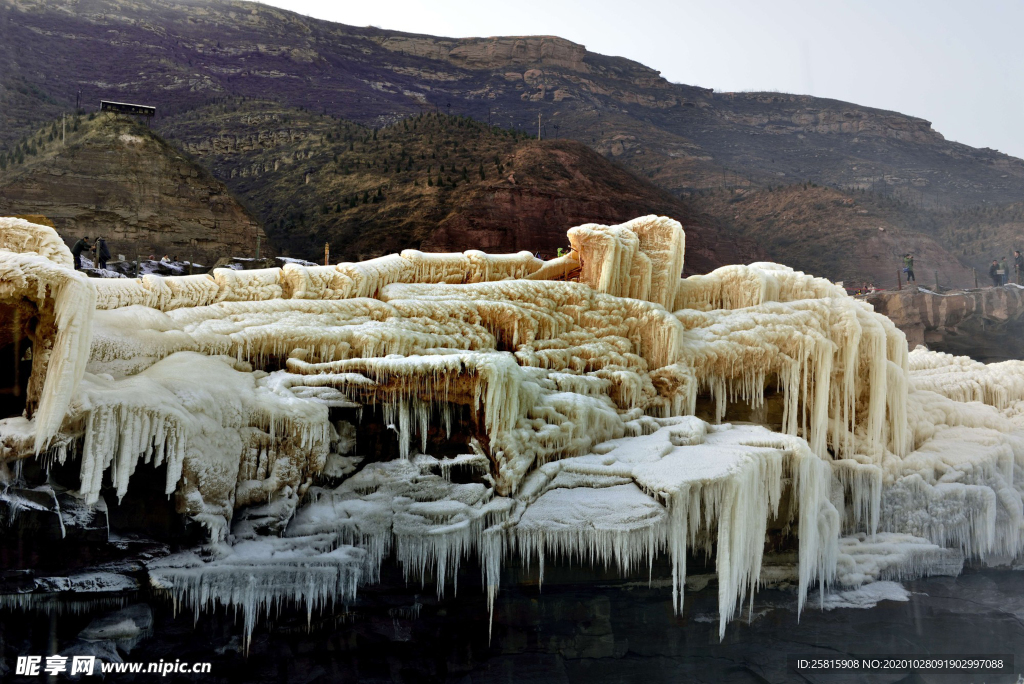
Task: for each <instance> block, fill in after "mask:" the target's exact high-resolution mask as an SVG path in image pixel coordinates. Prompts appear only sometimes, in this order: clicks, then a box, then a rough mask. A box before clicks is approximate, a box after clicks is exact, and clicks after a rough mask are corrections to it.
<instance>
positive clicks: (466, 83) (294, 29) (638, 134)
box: [0, 0, 1024, 272]
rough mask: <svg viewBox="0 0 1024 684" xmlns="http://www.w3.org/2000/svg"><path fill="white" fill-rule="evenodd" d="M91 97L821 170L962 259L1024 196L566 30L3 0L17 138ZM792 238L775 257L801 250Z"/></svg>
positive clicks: (911, 140) (184, 1) (722, 168)
mask: <svg viewBox="0 0 1024 684" xmlns="http://www.w3.org/2000/svg"><path fill="white" fill-rule="evenodd" d="M79 94H80V95H81V101H82V102H83V103H84V106H86V107H88V108H93V107H96V106H97V103H98V101H99V100H100V99H113V100H128V101H140V102H143V103H147V104H152V105H155V106H157V108H158V112H159V115H158V117H157V119H156V121H155V122H154V125H155V126H156V127H157V129H158V130H161V131H164V130H167V128H168V127H169V126H170V125H171V124H172V123H174V122H176V121H178V120H179V117H180V116H181V115H184V114H186V113H187V112H190V111H197V110H198V109H199V108H202V107H205V106H209V105H210V104H211V103H212V102H217V101H224V100H225V98H228V99H232V98H240V97H245V98H251V99H255V98H272V99H274V100H275V101H277V102H278V103H280V104H281V105H282V106H285V107H290V108H293V109H298V108H302V109H304V110H306V111H309V112H314V113H318V114H326V115H328V116H332V117H338V118H343V119H346V120H349V121H352V122H354V123H356V124H359V125H362V126H366V127H369V128H380V127H383V126H387V125H392V124H395V123H397V122H400V121H402V120H404V119H407V118H409V117H413V116H418V115H420V114H423V113H425V112H441V113H445V114H449V113H450V114H451V115H455V116H469V117H471V118H473V119H475V120H477V121H480V122H485V123H487V124H494V125H498V126H501V127H504V128H508V129H511V130H514V131H517V132H529V133H531V134H534V135H535V134H536V132H537V131H538V128H539V129H540V132H541V137H543V138H563V139H564V138H569V139H572V140H576V141H577V142H581V143H583V144H586V145H587V146H589V147H590V148H591V149H593V150H595V151H596V152H598V153H599V154H601V155H603V156H605V157H607V158H610V159H613V160H615V161H616V162H618V163H620V164H621V165H623V166H624V167H625V168H626V169H628V170H630V171H631V172H633V173H634V174H635V175H637V176H640V177H643V178H645V179H647V180H648V181H650V182H651V183H653V184H654V185H656V186H658V187H659V188H661V189H662V190H665V191H667V192H670V193H672V194H674V195H676V196H686V195H692V194H695V193H699V192H702V191H707V190H710V189H715V188H719V189H723V188H724V189H732V188H737V187H742V188H760V189H767V188H768V187H777V186H787V185H788V186H797V185H801V186H802V185H804V184H807V183H809V182H813V183H815V184H816V185H820V186H828V187H832V188H833V189H836V190H839V191H841V192H847V193H850V192H860V191H870V192H871V193H873V194H875V195H878V196H880V197H885V198H895V199H899V200H900V201H902V202H903V203H904V204H905V206H906V208H907V209H906V212H905V215H904V217H903V219H901V220H902V221H904V222H905V223H907V224H908V225H909V224H910V223H913V224H914V225H916V226H918V227H920V228H921V230H923V231H924V236H925V237H927V238H930V239H931V240H932V241H933V242H934V243H935V244H936V245H937V248H939V249H943V250H945V251H946V252H947V253H948V255H950V256H951V258H953V259H956V258H958V257H959V258H964V256H965V255H964V249H965V244H964V240H965V239H966V238H964V236H963V234H962V227H961V222H960V221H959V219H958V218H957V217H958V216H961V215H966V214H970V213H976V212H979V211H982V210H986V209H989V208H991V207H1001V206H1004V205H1007V204H1011V203H1014V202H1019V201H1020V198H1021V196H1022V195H1024V161H1021V160H1020V159H1016V158H1013V157H1010V156H1007V155H1005V154H1002V153H999V152H997V151H995V150H991V149H976V148H972V147H968V146H966V145H962V144H959V143H955V142H951V141H948V140H945V139H944V138H943V136H942V135H941V134H940V133H938V132H937V131H935V130H933V129H932V128H931V125H930V124H929V122H927V121H925V120H923V119H920V118H916V117H913V116H907V115H904V114H900V113H897V112H889V111H883V110H879V109H873V108H869V107H863V106H859V105H856V104H851V103H846V102H840V101H836V100H828V99H822V98H814V97H809V96H801V95H789V94H782V93H719V92H714V91H711V90H708V89H706V88H698V87H694V86H688V85H682V84H676V83H670V82H669V81H667V80H666V79H664V78H663V77H662V76H661V75H660V74H659V73H658V72H657V71H656V70H654V69H651V68H649V67H646V66H644V65H642V64H638V63H637V62H634V61H631V60H628V59H624V58H621V57H612V56H606V55H600V54H596V53H593V52H590V51H588V50H587V49H586V48H585V47H584V46H582V45H579V44H576V43H572V42H570V41H567V40H564V39H561V38H558V37H552V36H528V37H493V38H466V39H449V38H440V37H433V36H424V35H413V34H408V33H401V32H395V31H386V30H382V29H377V28H372V27H368V28H357V27H351V26H345V25H342V24H336V23H331V22H326V21H321V20H316V19H311V18H308V17H303V16H300V15H298V14H295V13H292V12H287V11H284V10H280V9H277V8H273V7H267V6H264V5H260V4H255V3H247V2H228V1H225V0H213V1H212V2H206V1H203V2H200V1H198V0H138V1H136V0H56V1H55V0H45V1H42V0H0V144H7V145H10V144H12V143H13V142H14V141H15V140H17V139H18V137H19V136H23V135H25V134H26V133H27V132H28V131H30V130H32V129H34V127H35V126H37V125H39V124H40V123H41V122H42V121H45V120H48V119H51V118H53V117H54V116H56V115H57V114H59V113H60V112H61V111H66V110H68V109H70V108H73V107H74V106H75V103H76V101H77V98H78V97H79ZM538 117H539V119H540V121H539V126H538ZM245 133H246V128H245V127H244V126H243V127H242V128H240V129H238V130H236V131H233V132H231V134H232V135H243V136H244V135H245ZM222 180H226V179H224V178H222ZM911 210H912V211H911ZM822 228H823V229H827V228H828V226H823V227H822ZM776 246H777V247H778V250H777V251H774V252H772V253H771V254H770V256H771V257H772V258H774V259H777V260H780V261H791V260H793V259H798V258H799V254H798V253H795V252H793V251H791V250H788V249H785V248H782V247H781V245H779V244H778V243H776ZM826 248H827V245H826ZM952 255H956V256H952ZM850 256H851V255H850V254H849V253H847V252H843V251H833V252H832V253H831V259H832V260H833V262H834V263H836V264H839V265H841V266H842V268H841V269H839V270H840V271H843V272H855V271H857V269H858V268H859V267H858V266H857V265H856V264H854V263H849V264H847V263H846V261H847V260H848V259H849V258H850ZM889 266H891V267H896V264H895V263H892V264H889Z"/></svg>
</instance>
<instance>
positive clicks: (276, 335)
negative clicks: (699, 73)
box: [0, 216, 1024, 634]
mask: <svg viewBox="0 0 1024 684" xmlns="http://www.w3.org/2000/svg"><path fill="white" fill-rule="evenodd" d="M569 241H570V244H571V246H572V251H571V253H570V255H569V256H567V257H561V258H559V259H556V260H553V261H548V262H543V261H541V260H539V259H537V258H535V257H533V256H532V255H530V254H529V253H519V254H513V255H488V254H485V253H483V252H478V251H469V252H465V253H462V254H433V253H423V252H418V251H415V250H406V251H404V252H402V253H401V254H396V255H390V256H386V257H381V258H379V259H373V260H370V261H365V262H360V263H345V264H338V265H335V266H302V265H298V264H288V265H286V266H285V267H284V268H283V269H264V270H251V271H233V270H229V269H218V270H216V271H215V272H214V273H213V274H212V275H200V276H182V277H160V276H155V275H147V276H144V277H142V278H140V279H137V280H132V279H107V280H89V279H87V278H84V277H82V276H81V275H80V274H77V273H76V272H74V271H73V270H72V269H71V259H70V255H69V254H68V252H67V249H66V248H65V247H64V245H63V243H62V242H61V241H60V239H59V238H58V237H57V235H56V234H55V233H54V232H53V231H52V229H50V228H47V227H44V226H37V225H32V224H28V223H26V222H25V221H21V220H17V219H0V313H2V320H3V321H4V325H3V327H2V330H0V347H4V346H12V345H13V348H14V349H15V350H16V353H18V354H19V355H21V354H22V351H21V350H23V349H26V350H27V351H26V352H25V353H26V355H27V357H28V358H30V359H31V373H30V375H29V378H28V380H27V384H26V383H25V381H24V380H18V382H21V383H22V384H25V389H24V394H25V400H24V411H23V413H22V415H12V416H9V417H7V418H3V419H2V420H0V475H2V476H3V478H4V482H5V484H4V485H3V486H4V487H7V486H10V485H13V484H15V483H16V482H17V480H18V478H19V473H20V468H19V465H20V462H22V461H23V460H24V459H40V460H41V462H42V463H44V464H52V463H77V464H78V468H79V470H80V484H79V489H78V492H77V496H78V497H79V498H80V500H81V501H82V502H83V503H84V504H86V505H101V506H102V505H103V503H104V497H110V498H111V503H113V502H114V501H115V500H117V499H119V498H120V497H123V496H124V495H125V494H126V492H128V490H129V488H131V487H132V477H133V474H134V473H135V471H136V469H137V468H138V466H139V464H140V463H148V464H150V465H151V466H156V467H158V468H161V469H162V472H163V473H164V475H165V477H164V478H163V481H164V486H163V490H162V491H159V492H158V491H154V492H152V495H153V496H154V497H160V496H168V495H169V496H173V497H174V499H175V503H176V507H177V510H178V511H179V512H180V513H182V514H184V515H186V516H188V517H189V518H191V519H192V520H195V521H197V522H198V523H201V524H202V525H203V526H204V527H205V529H206V530H207V536H208V543H207V544H206V545H204V546H202V547H199V548H196V549H194V550H192V551H189V552H183V553H178V554H173V555H170V556H166V557H163V558H161V559H159V560H155V561H152V562H151V563H149V566H148V573H149V577H150V580H151V582H152V583H153V584H154V586H156V587H158V588H159V589H162V590H165V591H167V592H168V593H170V594H171V595H173V597H174V598H175V600H176V601H177V602H179V604H180V605H183V606H188V607H190V608H191V609H193V610H195V611H200V610H203V609H204V608H205V607H207V606H210V605H213V604H215V603H220V604H225V605H229V606H234V607H235V608H236V609H239V610H241V611H242V612H243V614H244V616H245V625H246V633H247V634H248V633H251V630H252V629H253V627H254V625H255V623H256V621H257V620H258V619H259V617H260V615H262V614H265V613H266V612H268V611H270V610H272V609H273V608H274V607H275V606H278V605H280V604H283V603H295V604H299V605H302V606H305V608H306V609H307V610H308V611H310V613H312V611H314V610H319V609H330V607H331V606H333V605H335V604H337V603H343V602H344V601H346V600H350V599H351V598H352V597H353V596H354V595H355V592H356V591H357V589H358V587H359V586H360V585H361V584H365V583H368V582H373V581H374V580H375V578H376V576H377V574H378V573H379V569H380V564H381V563H382V561H383V560H384V559H385V558H387V557H390V556H392V555H393V556H394V557H395V558H396V559H397V561H398V562H399V563H401V565H402V566H403V567H404V568H405V570H406V573H407V575H408V576H409V577H410V579H415V580H417V581H422V580H423V579H424V578H427V577H429V578H432V579H433V580H434V581H436V586H437V591H438V593H439V594H440V593H442V592H444V591H445V590H446V588H447V587H449V586H450V585H451V582H452V581H453V578H454V577H455V575H456V571H457V570H458V567H459V565H460V563H462V562H463V561H464V560H466V559H467V558H468V557H470V556H475V557H476V558H477V559H478V562H479V564H480V567H481V571H482V573H483V577H484V583H485V585H486V586H487V591H488V603H489V604H490V605H491V606H492V607H493V599H494V596H495V593H496V592H497V591H498V589H499V586H498V585H499V580H500V575H501V572H500V571H501V567H502V565H503V564H506V563H511V562H528V563H538V564H539V565H540V568H541V572H542V573H543V566H544V563H545V561H546V559H547V560H550V559H556V558H557V559H566V558H568V559H572V560H574V561H575V560H578V561H582V562H584V563H596V564H603V565H606V566H614V567H616V568H618V569H619V570H620V571H622V572H624V573H625V572H633V571H636V570H638V569H642V568H645V567H646V568H648V569H649V568H650V567H651V564H652V563H653V561H654V559H655V558H656V557H657V556H659V555H662V554H664V555H666V556H667V557H668V558H669V559H670V560H671V564H672V568H673V570H672V584H673V595H674V597H675V605H676V608H677V609H679V608H681V606H682V602H683V587H684V584H685V579H686V564H687V557H688V555H690V556H691V557H692V555H693V554H694V553H703V554H707V555H709V556H711V557H713V558H714V559H715V565H716V567H717V576H718V587H719V607H720V632H721V633H722V634H724V633H725V629H726V624H727V622H728V621H729V620H730V619H731V618H732V617H733V616H735V615H736V613H737V611H738V610H740V609H741V608H742V607H743V606H744V604H747V603H749V602H751V601H753V596H754V593H755V591H756V590H757V587H758V586H759V584H760V583H761V582H763V581H766V580H767V577H766V575H765V572H764V568H763V567H762V561H763V559H764V553H765V547H766V539H768V538H769V537H770V538H772V539H773V540H779V539H782V540H784V541H783V542H782V543H789V544H791V545H792V548H793V549H795V551H796V557H797V559H798V564H797V570H796V577H795V580H796V582H797V583H798V585H799V592H798V599H797V600H798V602H799V604H800V606H801V607H802V606H803V603H804V601H805V599H806V597H807V595H808V590H809V589H810V588H811V586H812V584H815V583H821V584H824V585H828V584H830V583H834V584H838V585H842V586H849V587H855V586H859V585H861V584H863V583H866V582H872V581H876V580H880V579H898V578H900V577H902V576H915V575H921V574H927V573H928V572H930V571H932V570H933V569H934V568H938V567H940V566H941V568H943V569H948V568H949V567H950V564H951V562H952V563H953V564H954V565H956V563H958V562H962V559H963V558H964V557H966V558H986V557H989V558H990V557H992V556H996V555H998V556H1000V557H1017V556H1019V555H1020V554H1021V551H1022V545H1024V534H1022V526H1024V505H1022V489H1021V485H1020V482H1021V479H1022V478H1021V473H1020V469H1021V467H1022V466H1024V364H1021V363H1019V362H1010V363H1007V364H1000V365H998V366H985V365H983V364H979V363H975V362H972V361H970V360H969V359H965V358H961V357H952V356H948V355H944V354H935V353H932V352H928V351H926V350H916V351H914V352H908V348H907V343H906V339H905V337H904V335H903V333H901V332H900V331H899V330H897V329H896V327H895V326H894V325H893V324H892V323H891V322H890V321H889V319H887V318H885V317H884V316H881V315H879V314H877V313H875V312H874V311H873V309H872V308H871V307H870V306H869V305H867V304H865V303H863V302H859V301H857V300H854V299H852V298H850V297H848V296H847V295H846V294H845V292H844V291H843V290H842V289H841V288H838V287H836V286H834V285H832V284H831V283H829V282H828V281H825V280H822V279H819V278H814V277H811V276H808V275H805V274H803V273H800V272H796V271H793V270H792V269H789V268H786V267H784V266H780V265H776V264H769V263H758V264H751V265H747V266H727V267H724V268H720V269H718V270H716V271H714V272H712V273H709V274H707V275H701V276H692V277H689V278H685V279H683V278H680V273H681V272H682V266H683V258H684V234H683V230H682V227H681V226H680V225H679V224H678V223H677V222H675V221H673V220H671V219H668V218H664V217H655V216H646V217H642V218H638V219H635V220H633V221H630V222H628V223H625V224H622V225H617V226H601V225H593V224H591V225H584V226H579V227H576V228H573V229H571V230H570V231H569ZM12 382H13V381H12ZM15 390H16V392H15V393H17V390H18V386H16V387H15ZM371 442H372V444H373V445H375V446H374V448H373V449H369V448H368V446H369V444H370V443H371ZM382 445H383V446H382ZM371 452H372V453H371ZM785 540H789V541H788V542H786V541H785ZM773 543H774V542H773ZM951 558H952V559H953V560H952V561H951ZM957 559H959V560H957Z"/></svg>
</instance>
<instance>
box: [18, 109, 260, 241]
mask: <svg viewBox="0 0 1024 684" xmlns="http://www.w3.org/2000/svg"><path fill="white" fill-rule="evenodd" d="M66 123H67V126H66V128H65V129H64V130H65V131H66V140H65V141H64V143H63V144H62V142H61V133H62V132H64V131H62V130H61V122H59V121H58V122H56V124H55V125H51V126H47V127H44V128H43V129H42V131H41V132H40V133H39V134H38V136H33V139H38V140H39V141H42V142H41V145H40V146H39V147H38V148H35V149H36V153H35V154H34V155H30V156H27V157H25V158H24V160H23V161H21V162H20V163H14V164H13V165H11V166H9V167H8V168H7V169H6V170H5V171H2V172H0V215H20V214H42V215H44V216H46V217H47V218H48V219H49V220H50V221H51V222H52V223H53V225H54V227H55V228H56V229H57V230H58V232H59V233H60V234H61V236H62V237H64V238H65V240H67V241H68V242H69V244H70V243H71V242H73V241H75V240H77V239H78V238H79V237H81V236H83V235H88V236H89V237H90V238H93V239H95V238H96V237H97V236H100V235H102V236H104V237H106V239H107V244H108V245H109V247H110V250H111V252H112V254H113V257H114V259H116V258H117V255H118V254H124V255H125V257H126V258H128V259H134V257H135V255H142V256H143V257H145V256H148V255H150V254H153V255H157V256H158V257H159V256H162V255H164V254H169V255H172V256H174V255H177V256H178V257H179V258H181V259H188V258H190V257H191V256H193V255H194V256H195V257H196V258H197V259H200V260H214V259H216V258H218V257H221V256H230V255H232V254H249V253H252V252H253V250H254V249H255V246H256V238H257V235H262V229H261V228H260V227H259V226H258V224H257V222H256V219H255V218H254V217H253V216H252V215H251V214H249V213H248V212H247V211H246V210H245V209H244V208H243V207H242V206H241V205H239V204H238V202H237V201H236V200H235V199H234V198H233V197H232V196H231V193H230V192H229V191H228V189H227V188H226V187H225V186H224V184H223V183H221V182H219V181H217V180H216V179H215V178H213V177H212V176H211V175H210V173H209V172H208V171H206V170H205V169H203V168H202V167H201V166H199V165H198V164H196V163H195V162H193V161H191V160H190V159H188V158H187V157H185V156H183V155H182V154H181V153H179V152H177V151H175V150H174V149H173V148H172V147H171V146H169V145H168V144H167V143H166V142H164V141H163V140H162V139H161V138H160V137H159V136H157V135H156V134H154V133H153V132H152V131H150V130H149V129H148V128H146V127H145V126H141V125H139V124H137V123H135V122H133V121H131V120H129V119H126V118H123V117H116V116H114V115H109V114H103V115H99V116H97V117H96V118H94V119H91V120H90V119H87V118H81V119H78V118H74V119H71V120H69V121H67V122H66ZM54 131H57V135H56V136H53V135H52V133H53V132H54ZM44 136H45V137H44ZM264 245H266V243H265V238H264ZM264 249H266V247H264Z"/></svg>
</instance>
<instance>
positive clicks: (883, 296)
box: [867, 285, 1024, 363]
mask: <svg viewBox="0 0 1024 684" xmlns="http://www.w3.org/2000/svg"><path fill="white" fill-rule="evenodd" d="M867 300H868V302H870V303H871V304H872V305H873V306H874V307H875V311H878V312H879V313H882V314H885V315H886V316H888V317H889V318H890V319H892V321H893V323H895V324H896V325H897V327H899V329H900V330H902V331H903V332H904V333H906V335H907V343H908V344H909V345H910V348H911V349H913V348H914V347H915V346H916V345H919V344H923V345H925V346H927V347H928V348H929V349H932V350H934V351H941V352H947V353H949V354H957V355H963V356H970V357H971V358H973V359H975V360H978V361H983V362H985V363H991V362H995V361H1005V360H1007V359H1024V288H1021V287H1019V286H1017V285H1005V286H1003V287H988V288H983V289H977V290H963V291H951V292H945V293H942V294H939V293H936V292H932V291H930V290H924V289H920V288H906V289H904V290H902V291H887V292H877V293H875V294H873V295H870V296H869V297H868V298H867Z"/></svg>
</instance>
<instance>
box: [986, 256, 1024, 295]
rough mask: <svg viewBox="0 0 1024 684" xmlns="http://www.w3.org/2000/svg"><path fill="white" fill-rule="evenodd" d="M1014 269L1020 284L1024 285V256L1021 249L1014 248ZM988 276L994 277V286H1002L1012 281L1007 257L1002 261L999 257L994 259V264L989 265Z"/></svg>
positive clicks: (1017, 281)
mask: <svg viewBox="0 0 1024 684" xmlns="http://www.w3.org/2000/svg"><path fill="white" fill-rule="evenodd" d="M1013 271H1014V275H1015V276H1016V278H1017V280H1016V283H1017V284H1018V285H1024V256H1021V254H1020V251H1017V250H1014V252H1013ZM988 276H989V278H991V279H992V286H993V287H1000V286H1001V285H1006V284H1007V283H1009V282H1010V269H1009V268H1008V267H1007V263H1006V257H1003V260H1002V262H1000V261H999V260H998V259H993V260H992V265H991V266H989V267H988Z"/></svg>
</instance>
